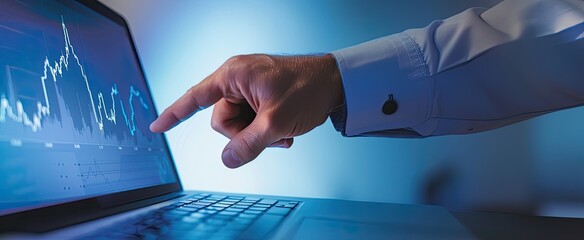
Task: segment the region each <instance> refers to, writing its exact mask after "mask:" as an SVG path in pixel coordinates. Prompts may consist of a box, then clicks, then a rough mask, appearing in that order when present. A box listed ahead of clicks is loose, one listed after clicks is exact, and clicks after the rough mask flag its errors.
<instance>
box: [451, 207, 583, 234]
mask: <svg viewBox="0 0 584 240" xmlns="http://www.w3.org/2000/svg"><path fill="white" fill-rule="evenodd" d="M452 214H453V215H454V216H455V217H456V218H457V219H458V220H459V221H460V222H461V223H462V224H463V225H464V226H466V227H467V228H468V229H469V230H470V231H471V232H472V233H473V234H474V235H475V236H477V237H478V238H479V239H580V240H581V239H584V219H580V218H558V217H537V216H523V215H514V214H502V213H472V212H452Z"/></svg>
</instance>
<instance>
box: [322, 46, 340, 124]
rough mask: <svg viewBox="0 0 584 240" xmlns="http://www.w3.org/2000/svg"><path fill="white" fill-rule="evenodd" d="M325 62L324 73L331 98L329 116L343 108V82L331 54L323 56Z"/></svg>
mask: <svg viewBox="0 0 584 240" xmlns="http://www.w3.org/2000/svg"><path fill="white" fill-rule="evenodd" d="M323 58H324V61H325V64H324V66H325V71H326V73H327V75H326V76H328V77H327V80H328V83H327V84H328V85H329V90H330V92H329V93H330V97H331V104H330V106H329V112H328V113H329V114H330V113H331V112H334V111H338V110H339V109H341V108H343V107H344V104H345V99H344V93H343V92H344V90H343V81H342V79H341V72H340V71H339V67H338V65H337V61H336V59H335V57H334V56H333V55H332V54H330V53H329V54H326V55H324V56H323Z"/></svg>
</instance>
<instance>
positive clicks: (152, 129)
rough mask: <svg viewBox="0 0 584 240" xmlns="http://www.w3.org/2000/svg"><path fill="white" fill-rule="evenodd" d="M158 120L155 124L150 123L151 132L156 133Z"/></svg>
mask: <svg viewBox="0 0 584 240" xmlns="http://www.w3.org/2000/svg"><path fill="white" fill-rule="evenodd" d="M156 124H157V123H156V120H154V122H152V123H150V131H152V132H154V131H156V130H157V129H156Z"/></svg>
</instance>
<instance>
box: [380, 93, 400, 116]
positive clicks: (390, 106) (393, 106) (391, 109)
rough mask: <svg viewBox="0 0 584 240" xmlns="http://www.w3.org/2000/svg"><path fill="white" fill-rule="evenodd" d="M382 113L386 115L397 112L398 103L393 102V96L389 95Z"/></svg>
mask: <svg viewBox="0 0 584 240" xmlns="http://www.w3.org/2000/svg"><path fill="white" fill-rule="evenodd" d="M381 111H382V112H383V114H385V115H391V114H394V113H395V112H396V111H397V103H396V102H395V100H393V94H389V96H388V98H387V101H385V103H384V104H383V107H382V108H381Z"/></svg>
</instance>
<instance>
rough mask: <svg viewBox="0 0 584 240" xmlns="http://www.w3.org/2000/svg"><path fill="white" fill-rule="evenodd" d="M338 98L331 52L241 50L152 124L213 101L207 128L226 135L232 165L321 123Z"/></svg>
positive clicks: (175, 119)
mask: <svg viewBox="0 0 584 240" xmlns="http://www.w3.org/2000/svg"><path fill="white" fill-rule="evenodd" d="M342 103H343V90H342V83H341V77H340V73H339V70H338V68H337V65H336V62H335V59H334V58H333V56H332V55H330V54H328V55H324V56H269V55H243V56H236V57H232V58H230V59H229V60H227V61H226V62H225V63H224V64H223V65H222V66H221V67H219V68H218V69H217V70H216V71H215V72H214V73H212V74H211V75H210V76H208V77H207V78H205V79H204V80H203V81H201V82H200V83H199V84H197V85H195V86H193V87H191V88H190V89H189V90H188V91H187V92H186V94H184V95H183V96H182V97H181V98H179V99H178V100H177V101H176V102H175V103H173V104H172V105H171V106H170V107H168V108H167V109H166V110H164V111H163V112H162V114H160V116H159V117H158V119H156V120H155V121H154V122H153V123H152V124H151V125H150V129H151V130H152V131H153V132H164V131H167V130H169V129H171V128H172V127H174V126H175V125H177V124H179V123H180V122H181V121H184V120H186V119H187V118H189V117H190V116H191V115H193V114H194V113H196V112H197V111H200V110H202V109H205V108H207V107H209V106H211V105H213V104H215V107H214V109H213V116H212V118H211V126H212V128H213V129H214V130H215V131H217V132H219V133H221V134H223V135H224V136H226V137H227V138H230V139H231V141H230V142H229V143H228V144H227V146H226V147H225V149H224V150H223V153H222V159H223V163H224V164H225V166H227V167H229V168H237V167H239V166H241V165H243V164H246V163H248V162H250V161H252V160H253V159H255V158H256V157H257V156H258V155H259V154H260V153H261V152H262V151H263V150H264V149H265V148H266V147H270V146H271V147H283V148H289V147H290V146H291V145H292V142H293V137H295V136H299V135H302V134H304V133H306V132H308V131H310V130H312V129H314V128H315V127H317V126H319V125H321V124H323V123H324V122H325V121H326V119H327V117H328V114H329V112H330V110H331V109H333V108H335V107H337V106H339V105H341V104H342Z"/></svg>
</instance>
